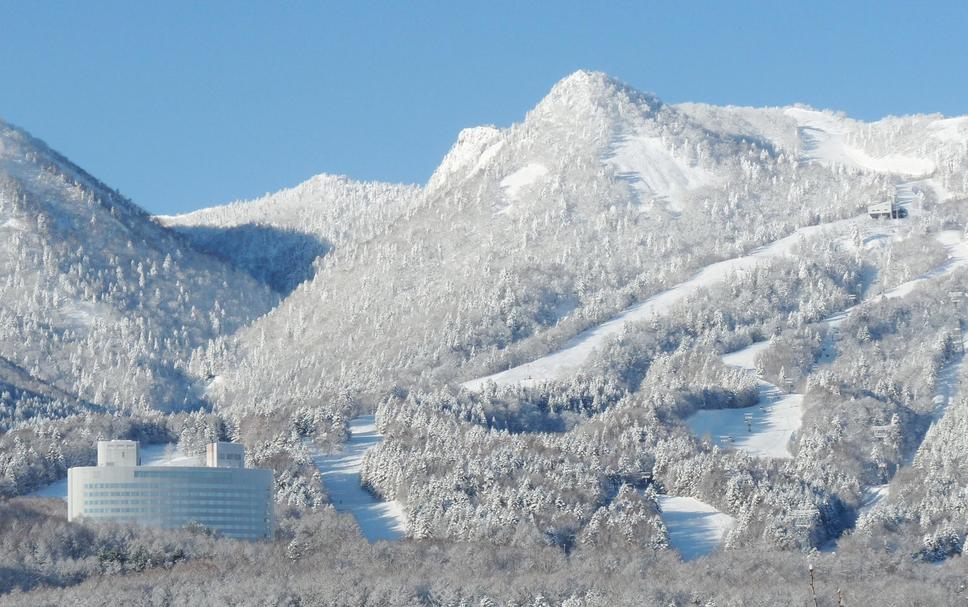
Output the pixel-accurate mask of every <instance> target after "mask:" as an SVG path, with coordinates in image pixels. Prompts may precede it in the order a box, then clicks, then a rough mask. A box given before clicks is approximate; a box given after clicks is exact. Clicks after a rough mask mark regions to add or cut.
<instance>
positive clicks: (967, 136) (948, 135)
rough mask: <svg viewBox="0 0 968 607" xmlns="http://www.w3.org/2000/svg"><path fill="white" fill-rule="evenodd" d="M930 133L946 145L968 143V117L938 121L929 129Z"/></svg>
mask: <svg viewBox="0 0 968 607" xmlns="http://www.w3.org/2000/svg"><path fill="white" fill-rule="evenodd" d="M928 133H929V134H930V135H931V136H932V137H934V138H935V139H937V140H939V141H944V142H946V143H968V116H959V117H958V118H944V119H942V120H936V121H934V122H932V123H931V126H930V127H928Z"/></svg>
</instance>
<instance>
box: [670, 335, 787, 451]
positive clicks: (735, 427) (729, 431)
mask: <svg viewBox="0 0 968 607" xmlns="http://www.w3.org/2000/svg"><path fill="white" fill-rule="evenodd" d="M769 345H770V344H769V342H767V341H760V342H756V343H754V344H752V345H750V346H749V347H746V348H743V349H742V350H739V351H736V352H733V353H730V354H727V355H725V356H723V363H725V364H727V365H729V366H731V367H736V368H739V369H745V370H747V371H749V372H751V373H756V365H755V362H756V356H757V355H758V354H759V353H760V352H762V351H763V350H764V349H766V348H767V347H768V346H769ZM757 391H758V393H759V399H758V400H757V403H756V404H755V405H753V406H752V407H743V408H739V409H703V410H701V411H696V412H695V413H693V414H692V415H690V416H689V417H688V418H686V420H685V422H686V425H687V426H689V429H690V430H691V431H692V433H693V434H695V435H696V436H698V437H704V436H707V435H708V436H709V437H710V438H711V440H712V441H713V442H714V443H715V444H717V445H719V446H720V447H721V448H735V449H740V450H742V451H746V452H748V453H749V454H750V455H753V456H756V457H774V458H781V459H787V458H790V457H792V456H793V455H792V454H791V453H790V448H789V444H790V437H792V436H793V433H794V432H796V431H797V430H799V429H800V426H801V424H802V417H803V409H802V405H803V395H802V394H787V393H785V392H783V391H782V390H780V388H778V387H777V386H775V385H773V384H771V383H769V382H766V381H763V380H762V379H758V382H757ZM747 415H749V416H751V419H750V421H747V418H746V416H747Z"/></svg>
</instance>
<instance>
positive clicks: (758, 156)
mask: <svg viewBox="0 0 968 607" xmlns="http://www.w3.org/2000/svg"><path fill="white" fill-rule="evenodd" d="M917 120H920V119H915V121H917ZM904 124H905V125H907V123H904ZM799 128H801V127H800V123H798V122H797V120H796V117H795V116H790V115H788V112H787V111H786V110H782V109H777V110H770V109H767V110H747V109H736V110H733V109H731V108H725V109H710V108H708V107H705V106H694V105H693V106H682V107H680V106H670V105H668V104H665V103H663V102H662V101H661V100H659V99H658V98H656V97H654V96H652V95H647V94H643V93H640V92H638V91H635V90H633V89H631V88H630V87H628V86H626V85H624V84H622V83H620V82H618V81H616V80H614V79H611V78H609V77H607V76H605V75H603V74H598V73H590V72H577V73H576V74H573V75H572V76H569V77H568V78H566V79H564V80H563V81H561V82H560V83H558V84H557V85H556V86H555V87H554V89H553V90H552V91H551V92H550V93H549V95H548V96H547V97H546V98H545V99H544V100H542V101H541V102H540V103H539V104H538V105H537V106H536V107H535V108H534V109H533V110H532V111H531V112H529V114H528V115H527V117H526V118H525V120H524V121H523V122H522V123H520V124H516V125H513V126H512V127H510V128H508V129H496V128H493V127H481V128H477V129H471V130H468V131H465V132H463V133H461V135H460V136H459V137H458V141H457V143H456V144H455V145H454V148H453V149H452V150H451V151H450V152H449V153H448V155H447V157H446V158H445V159H444V160H443V162H442V164H441V166H440V168H439V169H438V170H437V171H436V172H435V174H434V175H433V176H432V177H431V179H430V180H429V182H428V184H427V185H426V186H425V187H424V188H423V189H422V190H421V191H420V192H419V194H418V195H416V196H415V198H414V199H413V201H412V202H408V204H407V205H406V207H405V210H404V211H403V212H402V213H401V214H400V216H399V217H398V219H397V220H396V221H394V222H392V223H391V224H386V229H385V232H384V233H380V234H377V235H373V236H371V237H370V238H369V239H366V240H356V241H354V244H353V246H350V247H342V248H340V247H336V248H335V249H334V250H333V251H331V252H330V253H329V254H328V255H327V256H326V257H325V258H324V260H323V262H322V264H321V265H320V268H319V271H318V272H317V273H316V274H315V275H314V277H313V278H312V279H311V280H308V281H306V282H305V283H303V284H302V285H301V286H300V287H299V288H297V289H296V290H294V291H293V292H292V293H291V295H289V296H288V297H287V298H286V300H285V301H284V302H283V303H282V304H281V305H280V307H279V308H278V309H276V310H274V311H273V312H272V313H271V314H269V315H267V316H266V317H265V318H262V319H260V320H259V321H257V322H256V323H255V324H254V325H253V326H251V327H249V328H247V329H246V330H244V331H242V332H241V333H239V334H238V335H237V336H236V337H234V338H232V339H229V340H226V341H225V343H224V344H219V345H217V347H216V349H215V350H213V352H214V354H213V355H212V357H213V358H217V357H220V356H223V353H224V354H225V357H224V358H223V361H224V362H223V363H222V365H221V366H222V371H221V372H220V373H219V374H220V375H222V377H220V378H219V379H218V381H216V382H214V383H213V385H212V386H211V387H210V390H211V391H210V394H212V395H213V396H214V397H215V398H216V399H217V400H219V402H221V403H223V404H232V403H241V401H245V403H246V404H245V406H247V407H248V406H250V403H252V402H253V399H252V398H250V395H251V394H253V393H255V394H258V395H259V398H256V399H254V400H255V401H257V402H258V403H260V404H259V405H258V407H269V408H272V407H274V406H276V405H279V404H283V403H289V404H291V403H294V402H302V403H312V402H318V401H320V400H325V399H326V398H328V397H327V396H325V395H332V394H336V393H341V392H344V391H345V392H347V393H350V394H357V395H359V394H366V393H374V392H376V393H379V392H380V391H381V390H385V389H386V388H387V387H389V386H391V385H393V383H395V382H403V383H408V384H409V383H416V384H418V385H431V384H433V383H434V382H439V381H445V382H447V381H454V380H458V379H461V378H472V377H475V376H479V375H483V374H484V372H486V371H494V370H499V369H501V368H506V367H507V366H508V365H509V364H512V363H515V362H520V361H524V360H527V359H528V358H532V357H534V356H536V355H538V354H542V353H544V352H547V351H549V350H550V349H553V348H555V347H557V346H558V345H560V344H562V343H564V341H565V340H567V339H568V338H569V337H571V336H573V335H575V334H576V333H578V332H579V331H581V330H582V329H584V328H586V327H588V326H591V325H593V324H595V323H597V322H600V321H602V320H604V319H605V318H607V317H608V316H609V315H611V314H613V313H615V312H618V311H619V310H621V309H623V308H625V307H627V306H628V305H629V304H632V303H634V302H636V301H642V300H644V299H645V298H647V297H648V296H649V295H651V294H653V293H656V292H658V291H660V290H661V289H662V288H663V287H665V286H668V285H671V284H675V283H676V282H680V281H682V280H684V279H686V278H687V277H688V276H689V275H690V274H691V273H692V272H694V271H695V270H697V269H699V268H701V267H704V266H706V265H708V264H709V263H710V262H713V261H716V260H719V259H727V258H730V257H735V256H738V255H741V254H743V253H748V252H750V251H752V250H753V249H754V248H755V247H757V246H759V245H763V244H766V243H769V242H772V241H774V240H777V239H779V238H780V237H782V236H784V235H786V234H789V233H791V232H792V231H793V230H794V229H796V228H798V227H802V226H806V225H811V224H814V223H817V222H825V221H831V220H835V219H840V218H845V217H850V216H854V215H857V214H859V213H862V212H863V210H864V209H865V207H866V205H867V204H868V203H869V202H870V201H872V200H879V199H882V198H885V197H888V196H890V195H891V193H892V192H893V190H894V185H895V183H897V182H899V181H900V180H901V179H903V178H904V177H903V176H901V175H896V174H894V173H891V172H883V171H875V170H869V169H868V168H865V167H863V166H861V167H858V166H845V165H842V164H838V163H837V162H835V161H831V162H816V161H812V160H811V158H810V157H809V155H808V154H805V153H804V150H803V147H804V145H803V142H802V139H801V134H800V131H798V129H799ZM859 128H860V127H858V129H859ZM925 128H929V126H926V127H925ZM930 128H934V127H930ZM885 129H886V131H885V133H886V134H885V135H884V137H887V138H888V139H890V137H891V136H893V135H892V133H894V130H896V129H895V128H894V127H890V128H888V127H885ZM855 130H857V129H855ZM906 130H910V129H908V127H907V126H905V128H904V129H901V131H902V132H906ZM851 132H853V131H851ZM872 132H874V131H872ZM878 132H879V131H878ZM851 136H852V137H853V136H855V135H851ZM856 136H857V137H859V136H860V135H856ZM896 137H900V135H897V136H896ZM896 137H895V138H896ZM870 138H871V141H870V144H869V145H868V146H867V147H866V148H864V149H868V151H867V152H866V153H867V155H868V156H869V157H871V158H874V157H875V154H876V153H877V150H878V149H880V148H879V146H882V145H884V144H882V142H881V139H880V138H879V136H878V137H874V135H871V136H870ZM932 141H933V140H932ZM936 144H937V145H936V148H937V150H944V151H945V152H944V154H947V153H948V152H950V155H949V156H950V158H958V156H957V154H958V153H961V154H963V153H964V150H963V149H962V148H958V147H957V145H955V144H952V143H950V142H947V143H946V142H944V141H941V140H938V141H937V142H936ZM858 149H861V148H859V147H858ZM926 149H927V150H928V152H930V154H934V156H932V158H938V157H949V156H945V155H944V154H942V153H941V152H938V151H937V150H936V149H935V148H926ZM952 150H953V151H952ZM949 164H952V163H950V162H949ZM954 165H955V168H953V169H951V170H948V169H946V168H944V167H945V165H944V163H942V162H936V166H935V173H933V175H934V177H933V179H934V180H935V182H937V183H940V184H943V185H944V188H949V187H950V188H952V189H955V186H957V188H956V189H957V191H963V188H962V187H961V185H959V184H958V180H959V179H960V178H961V177H960V176H961V175H962V169H961V168H960V167H961V164H960V163H954ZM938 192H940V190H939V191H937V192H936V191H935V190H932V189H930V188H927V187H926V188H925V198H924V203H925V204H933V203H934V202H936V201H937V200H939V199H940V198H941V195H940V194H939V193H938ZM233 369H238V370H240V371H233ZM242 370H244V371H242ZM292 384H295V385H296V386H297V388H296V389H295V390H290V389H288V388H286V389H283V386H289V385H292Z"/></svg>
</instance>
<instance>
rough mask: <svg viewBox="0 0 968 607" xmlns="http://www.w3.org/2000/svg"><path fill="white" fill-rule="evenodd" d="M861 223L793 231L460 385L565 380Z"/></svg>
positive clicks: (471, 387)
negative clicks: (695, 297)
mask: <svg viewBox="0 0 968 607" xmlns="http://www.w3.org/2000/svg"><path fill="white" fill-rule="evenodd" d="M864 220H867V216H866V215H863V216H859V217H852V218H849V219H842V220H839V221H833V222H830V223H825V224H820V225H814V226H807V227H803V228H800V229H799V230H796V231H794V232H793V233H792V234H790V235H789V236H786V237H784V238H781V239H780V240H777V241H775V242H773V243H771V244H769V245H766V246H763V247H760V248H758V249H756V250H755V251H753V252H752V253H750V254H748V255H743V256H740V257H734V258H732V259H727V260H724V261H720V262H717V263H714V264H711V265H709V266H706V267H705V268H703V269H702V270H700V271H699V272H697V273H696V274H695V275H694V276H693V277H692V278H690V279H689V280H687V281H685V282H682V283H680V284H678V285H676V286H674V287H672V288H670V289H668V290H666V291H662V292H660V293H657V294H656V295H653V296H652V297H650V298H648V299H646V300H645V301H643V302H641V303H639V304H636V305H634V306H631V307H630V308H628V309H626V310H625V311H624V312H622V313H621V314H619V315H618V316H616V317H614V318H612V319H611V320H609V321H606V322H604V323H602V324H600V325H597V326H595V327H592V328H590V329H587V330H585V331H583V332H581V333H579V334H578V335H576V336H575V337H573V338H572V339H570V340H569V341H568V342H567V343H566V344H565V347H564V348H562V349H561V350H558V351H557V352H554V353H551V354H549V355H547V356H544V357H542V358H539V359H537V360H534V361H531V362H529V363H525V364H522V365H519V366H517V367H513V368H511V369H508V370H506V371H501V372H499V373H494V374H492V375H488V376H486V377H481V378H477V379H472V380H470V381H467V382H464V383H463V384H462V385H463V386H464V387H465V388H467V389H468V390H475V391H476V390H480V389H481V388H483V387H484V385H485V384H486V383H488V382H494V383H495V384H497V385H499V386H506V385H512V384H521V385H533V384H537V383H540V382H542V381H548V380H556V379H562V378H565V377H568V376H569V375H572V374H574V373H575V372H576V371H577V370H578V369H579V368H581V366H582V365H584V364H585V362H586V361H587V360H588V358H589V357H590V356H591V354H592V352H594V351H595V349H597V348H598V347H600V346H601V345H602V344H603V343H605V342H606V341H607V340H609V339H611V338H613V337H616V336H618V335H621V333H622V331H624V330H625V327H626V326H627V325H629V324H631V323H636V322H641V321H644V320H648V319H650V318H652V317H654V316H659V315H662V314H665V313H667V312H669V310H670V309H671V308H672V307H673V306H674V305H676V304H677V303H679V302H680V301H682V300H684V299H686V298H687V297H689V296H690V295H692V294H694V293H696V292H697V291H699V290H700V289H704V288H708V287H712V286H715V285H718V284H720V283H722V282H723V281H724V280H725V279H726V277H728V276H730V275H731V274H733V273H735V272H742V271H749V270H752V269H754V268H756V267H758V266H760V265H762V264H765V263H767V262H769V261H771V260H773V259H776V258H779V257H784V256H787V255H789V254H790V253H791V251H792V250H793V248H794V247H795V246H796V245H797V244H798V243H799V242H801V241H802V240H804V239H806V238H811V237H815V236H818V235H820V234H829V235H834V234H839V233H841V232H844V231H845V230H846V229H848V228H849V227H850V226H853V225H858V224H860V222H862V221H864Z"/></svg>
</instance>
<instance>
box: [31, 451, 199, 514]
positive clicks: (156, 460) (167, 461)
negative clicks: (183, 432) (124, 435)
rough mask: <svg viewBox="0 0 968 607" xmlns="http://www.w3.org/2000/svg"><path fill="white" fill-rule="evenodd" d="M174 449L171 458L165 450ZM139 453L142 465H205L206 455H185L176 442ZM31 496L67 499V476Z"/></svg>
mask: <svg viewBox="0 0 968 607" xmlns="http://www.w3.org/2000/svg"><path fill="white" fill-rule="evenodd" d="M169 446H170V447H171V449H172V457H171V458H169V457H168V456H167V455H166V454H165V450H166V448H168V447H169ZM139 453H140V455H141V465H142V466H204V465H205V456H204V455H185V454H184V453H183V452H182V450H181V449H180V448H179V447H178V445H177V444H176V443H160V444H154V445H145V446H143V447H140V449H139ZM27 496H29V497H59V498H61V499H62V500H66V499H67V477H66V476H65V477H64V478H62V479H58V480H56V481H54V482H53V483H51V484H49V485H46V486H44V487H41V488H40V489H37V490H36V491H33V492H32V493H28V494H27Z"/></svg>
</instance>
